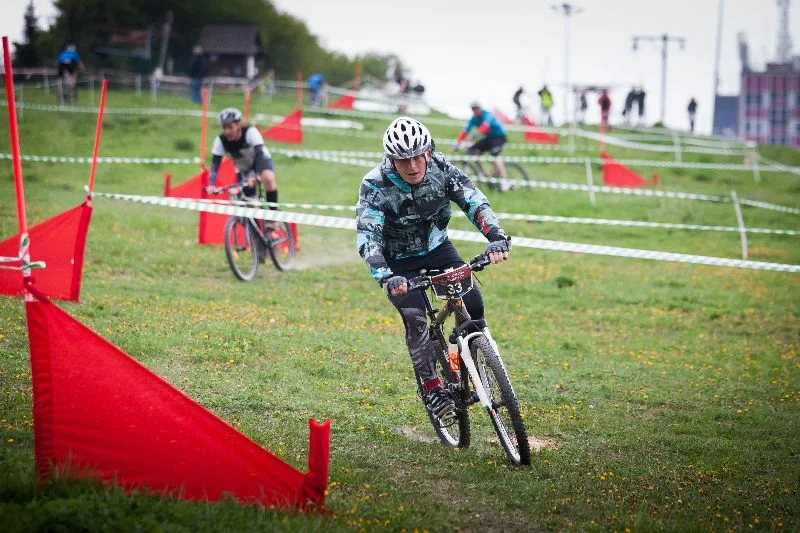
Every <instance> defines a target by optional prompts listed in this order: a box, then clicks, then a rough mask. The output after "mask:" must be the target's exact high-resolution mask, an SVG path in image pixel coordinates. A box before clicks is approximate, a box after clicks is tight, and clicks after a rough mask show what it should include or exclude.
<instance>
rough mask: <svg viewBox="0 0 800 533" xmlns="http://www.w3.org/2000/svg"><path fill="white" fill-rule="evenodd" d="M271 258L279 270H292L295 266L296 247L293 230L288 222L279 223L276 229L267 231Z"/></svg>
mask: <svg viewBox="0 0 800 533" xmlns="http://www.w3.org/2000/svg"><path fill="white" fill-rule="evenodd" d="M266 233H267V235H266V237H267V242H268V243H269V256H270V257H271V258H272V262H273V263H274V264H275V268H277V269H278V270H281V271H283V270H290V269H291V268H292V266H294V256H295V253H296V251H297V250H296V247H295V242H294V233H292V228H291V227H290V226H289V224H287V223H286V222H280V223H278V226H277V227H276V228H275V229H268V230H267V231H266Z"/></svg>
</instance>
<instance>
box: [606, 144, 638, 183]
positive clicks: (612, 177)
mask: <svg viewBox="0 0 800 533" xmlns="http://www.w3.org/2000/svg"><path fill="white" fill-rule="evenodd" d="M601 157H602V158H603V185H610V186H612V187H643V186H645V185H647V180H646V179H645V178H643V177H642V176H640V175H639V174H637V173H636V172H634V171H633V170H631V169H629V168H628V167H626V166H624V165H620V164H619V163H617V162H616V161H615V160H614V158H612V157H611V156H609V155H608V154H607V153H605V152H603V153H602V154H601Z"/></svg>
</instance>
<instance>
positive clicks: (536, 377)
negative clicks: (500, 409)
mask: <svg viewBox="0 0 800 533" xmlns="http://www.w3.org/2000/svg"><path fill="white" fill-rule="evenodd" d="M37 98H39V99H40V100H39V101H45V97H44V96H43V95H36V94H34V91H26V93H25V99H26V101H36V100H37ZM53 99H54V96H51V100H53ZM236 103H239V105H241V103H240V101H239V97H238V96H237V95H225V96H222V97H217V96H216V95H215V100H214V101H213V102H212V108H218V107H221V106H223V105H232V104H236ZM108 105H109V106H116V107H133V106H140V107H151V106H152V103H151V102H150V101H149V97H147V96H144V97H142V98H139V99H137V98H136V97H134V96H131V95H127V94H124V93H112V94H110V96H109V99H108ZM158 105H161V106H168V107H185V108H189V107H191V105H190V103H189V101H188V99H185V100H181V99H170V98H166V97H163V98H160V99H159V102H158ZM292 106H293V101H292V99H291V98H290V97H277V98H276V99H275V100H273V101H271V102H269V101H263V100H257V101H255V102H254V106H253V113H266V114H280V113H284V112H286V111H287V110H289V109H291V108H292ZM94 120H95V118H94V117H93V116H91V115H80V114H48V113H43V112H36V111H29V110H26V111H25V114H24V118H23V119H22V122H21V124H20V127H21V135H22V151H23V153H36V154H54V155H90V154H91V149H92V139H93V133H94ZM359 121H360V122H363V123H364V124H365V126H366V128H365V130H366V131H372V132H375V133H376V138H375V140H374V142H373V141H370V140H368V139H360V138H347V137H343V136H337V135H327V134H324V133H322V132H318V131H315V132H313V133H307V134H306V143H305V145H304V147H307V148H309V149H341V150H363V151H376V150H379V134H380V132H381V130H382V128H383V127H385V124H384V122H388V119H387V120H386V121H376V120H359ZM209 124H212V123H211V122H209ZM432 130H433V133H434V135H436V136H445V137H453V136H454V135H455V131H450V130H447V128H442V127H434V128H432ZM210 131H211V132H212V134H213V132H214V131H215V128H212V129H211V130H210ZM517 140H518V139H514V138H513V137H512V141H514V142H516V141H517ZM198 142H199V133H198V120H197V119H196V118H192V117H125V116H113V115H108V118H107V122H106V128H105V130H104V136H103V145H102V149H101V155H107V156H112V155H120V156H143V157H186V156H187V155H193V154H194V153H196V151H197V147H198ZM0 151H3V152H7V151H9V148H8V140H7V135H5V134H4V135H3V136H2V138H0ZM613 153H614V155H615V157H619V158H623V157H636V158H648V157H655V156H658V154H648V153H641V152H635V151H620V152H619V154H618V153H617V152H616V151H615V152H613ZM668 157H669V156H668V155H667V156H666V157H665V158H668ZM700 157H707V156H695V157H694V158H693V159H692V158H691V156H690V155H688V154H687V156H686V159H687V160H700V159H699V158H700ZM771 157H775V158H778V157H780V158H782V160H784V161H792V160H794V158H795V156H794V155H792V154H791V153H790V154H788V155H782V154H780V153H773V154H772V155H771ZM726 160H727V159H726ZM275 164H276V170H277V175H278V182H279V186H280V187H279V188H280V193H281V199H282V200H284V201H298V202H321V203H333V204H350V205H352V204H354V203H355V201H356V198H357V194H358V184H359V182H360V179H361V177H362V176H363V174H364V169H362V168H358V167H351V166H347V165H333V164H329V163H323V162H314V161H308V160H301V159H289V158H286V157H283V156H276V157H275ZM527 168H528V171H529V173H530V174H531V177H536V178H537V179H547V180H555V181H571V182H583V179H584V178H583V168H582V167H581V166H575V167H573V166H567V165H546V166H533V165H532V166H528V167H527ZM643 170H644V171H647V170H648V169H643ZM165 172H172V173H173V183H178V182H180V181H181V179H182V177H183V176H185V177H188V176H189V175H191V174H192V173H194V172H195V168H194V167H191V166H185V165H184V166H180V165H153V166H136V165H100V166H99V167H98V173H97V184H96V188H97V189H98V190H101V191H109V192H124V193H140V194H159V193H160V191H161V189H162V183H163V175H164V173H165ZM659 172H660V174H661V188H663V189H668V190H685V191H692V192H701V193H708V194H728V193H729V191H730V189H731V188H735V189H736V190H737V192H738V194H739V195H740V196H742V197H745V198H753V199H760V200H764V201H771V202H775V203H780V204H784V205H791V206H795V207H797V206H800V178H798V177H797V176H793V175H791V174H767V173H764V174H762V181H761V182H760V183H756V182H754V181H753V179H752V175H751V174H749V173H746V172H744V173H734V172H716V171H705V170H704V171H701V172H694V171H686V172H678V171H675V172H672V171H665V170H663V169H662V170H660V171H659ZM24 173H25V186H26V198H27V202H28V217H29V220H30V223H32V224H33V223H36V222H39V221H41V220H44V219H45V218H48V217H50V216H53V215H55V214H57V213H59V212H61V211H63V210H65V209H67V208H69V207H72V206H74V205H76V204H77V203H79V202H80V201H82V198H83V195H82V192H81V188H82V186H83V184H84V183H85V182H86V181H87V178H88V165H63V164H62V165H56V164H44V163H30V164H28V163H26V164H25V165H24ZM700 173H702V175H703V178H698V177H697V176H698V175H699V174H700ZM11 176H12V172H11V164H10V162H8V161H5V162H3V163H2V166H0V187H2V190H4V191H5V193H4V194H3V195H2V200H0V207H2V209H0V235H3V236H7V235H11V234H13V233H15V232H16V215H15V212H14V203H13V194H12V183H13V181H12V177H11ZM596 176H599V174H596ZM490 198H491V200H492V204H493V206H494V208H495V209H496V210H497V211H502V212H524V213H537V214H552V215H563V216H581V217H589V216H591V217H599V218H626V219H635V220H656V221H664V222H682V223H697V224H714V225H735V216H734V213H733V209H732V207H731V206H730V205H716V204H710V203H706V202H691V201H682V200H670V199H640V198H633V197H626V196H616V195H598V203H597V206H595V207H592V206H591V205H590V204H589V202H588V198H587V197H586V195H584V194H580V193H572V192H557V191H542V190H530V191H514V192H512V193H507V194H502V195H497V194H494V195H491V194H490ZM744 213H745V215H744V216H745V221H746V223H747V224H748V225H749V226H754V227H755V226H759V227H772V228H787V229H797V227H798V224H797V222H798V217H797V216H796V215H787V214H782V213H776V212H772V211H763V210H757V209H752V208H747V209H745V212H744ZM196 224H197V215H196V214H194V213H190V212H185V211H178V210H168V209H166V208H156V207H151V206H143V205H138V204H129V203H117V202H114V201H111V200H105V199H97V200H95V202H94V215H93V219H92V225H91V228H90V231H89V238H88V243H87V249H86V265H85V270H84V281H83V290H82V301H81V303H80V304H79V305H75V304H70V303H61V304H59V305H60V306H61V307H62V308H64V309H66V310H67V312H69V313H70V314H72V315H73V316H76V317H77V318H78V319H79V320H81V321H83V322H84V323H86V324H87V325H89V326H90V327H91V328H93V329H94V330H95V331H98V332H99V333H100V334H102V335H103V336H105V337H106V338H108V339H109V340H110V341H111V342H113V343H114V344H116V345H117V346H120V347H121V348H122V349H124V350H125V351H126V352H127V353H129V354H131V355H132V356H133V357H135V358H136V359H137V360H139V361H141V362H142V363H144V364H145V365H147V366H148V367H149V368H151V369H152V370H153V371H154V372H156V373H157V374H158V375H160V376H164V377H165V378H166V379H167V380H168V381H170V382H171V383H172V384H173V385H175V386H176V387H178V388H179V389H181V390H183V391H185V392H186V393H187V394H189V395H190V396H191V397H192V398H195V399H196V400H198V401H199V402H200V403H202V404H203V405H205V406H207V407H208V408H210V409H211V410H213V411H214V412H215V413H217V414H218V415H219V416H221V417H222V418H223V419H225V420H227V421H229V422H231V423H232V424H233V425H234V426H235V427H237V428H238V429H240V430H241V431H242V432H244V433H245V434H246V435H248V436H249V437H251V438H253V439H254V440H256V441H257V442H259V443H261V444H263V445H264V446H265V447H267V448H268V449H270V450H272V451H273V452H274V453H276V454H277V455H278V456H280V457H281V458H283V459H284V460H286V461H288V462H289V463H290V464H292V465H294V466H296V467H297V468H300V469H303V470H304V469H305V461H306V453H307V450H306V449H307V438H308V435H307V422H306V421H307V419H308V418H309V417H314V418H317V419H324V418H326V417H330V418H331V419H332V459H331V475H330V479H331V484H330V487H329V497H328V502H327V505H328V507H329V509H330V510H331V514H329V515H326V516H323V517H320V516H308V517H305V516H295V515H293V514H285V513H281V512H274V511H265V510H262V509H259V508H255V507H250V506H240V505H238V504H236V503H235V502H230V501H228V502H223V503H220V504H200V503H186V502H181V501H176V500H173V499H170V498H163V497H157V496H153V495H148V494H137V495H134V496H126V495H125V494H124V493H123V492H122V491H120V490H118V489H114V488H104V487H100V486H97V485H95V484H93V483H90V482H85V481H74V480H69V479H58V480H56V481H55V482H53V483H48V484H44V485H37V484H36V483H35V481H34V478H33V434H32V429H31V405H32V398H31V389H30V387H31V383H30V372H29V359H28V348H27V338H26V329H25V322H24V310H23V306H22V302H21V301H20V300H19V299H13V298H6V297H0V396H1V397H2V410H0V524H3V525H4V526H6V527H4V528H3V529H4V530H10V531H19V530H58V531H62V530H63V531H71V530H75V529H84V530H133V529H139V530H150V529H159V528H162V529H165V530H179V531H180V530H186V531H197V530H206V531H219V530H254V529H263V530H270V531H271V530H297V529H300V530H317V529H319V530H328V529H352V528H357V529H360V528H366V529H378V528H386V529H389V530H401V529H406V530H408V531H412V530H414V529H415V528H417V529H420V530H422V529H423V528H425V529H428V530H451V529H456V528H460V529H465V530H485V529H490V530H491V529H493V530H541V529H546V530H552V529H557V530H564V529H580V530H592V529H598V530H619V531H624V530H625V529H626V528H629V529H631V530H634V531H639V530H662V529H666V530H673V531H685V530H703V531H706V530H729V529H734V530H749V529H751V528H752V529H756V530H787V531H789V530H797V529H798V528H800V504H798V501H800V494H799V493H798V490H799V488H800V487H798V482H799V480H800V463H798V461H797V457H798V456H799V454H800V431H798V430H799V429H800V357H799V356H798V348H799V347H800V279H799V278H798V277H797V275H792V274H781V273H771V272H756V271H749V270H738V269H728V268H711V267H696V266H690V265H682V264H673V263H664V262H654V261H643V260H629V259H619V258H611V257H600V256H588V255H576V254H568V253H555V252H544V251H537V250H530V249H521V248H515V249H514V251H513V260H512V261H510V262H508V263H506V264H504V265H503V266H502V267H499V268H493V269H491V270H489V271H487V272H485V273H484V274H483V275H482V276H481V279H482V281H483V282H484V284H485V285H484V287H483V294H484V298H485V300H486V304H487V309H488V318H489V321H490V324H491V325H492V327H493V332H494V334H495V337H496V338H497V341H498V343H499V344H500V346H501V350H503V354H504V359H505V362H506V365H507V367H508V368H509V370H510V372H511V376H512V381H513V383H514V385H515V388H516V391H517V393H518V395H519V397H520V401H521V404H522V409H523V414H524V416H525V418H526V423H527V426H528V430H529V433H530V434H531V435H532V436H535V438H536V439H537V441H538V442H541V443H542V444H543V445H544V448H543V449H542V450H541V451H539V452H537V453H536V454H534V457H533V461H532V465H531V467H530V468H524V469H513V468H511V467H510V466H509V465H508V462H507V460H506V459H505V457H504V454H503V452H502V450H501V448H500V447H499V445H498V444H497V443H496V442H494V441H493V433H492V430H491V427H490V424H489V421H488V417H486V416H485V414H484V413H482V412H480V411H479V410H477V409H473V411H472V421H473V425H474V428H473V435H474V438H473V440H474V442H473V445H472V446H471V447H470V448H468V449H465V450H451V449H446V448H444V447H442V446H440V445H438V444H435V443H431V442H429V438H430V437H432V436H433V433H432V430H431V428H430V427H429V424H428V421H427V417H426V416H425V413H424V411H423V409H422V407H421V404H420V402H419V400H418V399H417V398H416V395H415V390H414V385H413V376H412V373H411V365H410V361H409V359H408V355H407V354H406V350H405V345H404V342H403V334H402V326H401V323H400V320H399V317H397V316H396V312H395V311H394V309H393V308H392V307H391V305H390V304H389V303H388V301H386V299H385V297H383V296H382V294H381V292H380V290H379V289H378V288H377V287H376V285H375V284H374V282H372V280H371V279H370V278H369V275H368V271H367V268H366V267H365V266H364V265H363V263H362V262H361V260H360V258H358V256H357V255H356V253H355V251H354V246H355V245H354V236H353V235H352V234H351V233H348V232H345V231H341V230H326V229H321V228H318V229H317V228H310V227H301V230H300V232H301V245H302V251H301V252H300V255H299V256H298V263H299V267H300V268H298V269H297V270H295V271H292V272H288V273H278V272H277V271H275V270H274V269H271V268H270V267H269V266H268V267H267V268H264V269H263V270H262V271H260V273H259V276H258V278H257V279H256V280H255V281H254V282H253V283H250V284H243V283H239V282H237V281H236V280H235V279H234V278H233V276H232V274H231V273H230V271H229V270H228V268H227V265H226V263H225V259H224V253H223V251H222V250H221V249H219V248H215V247H205V246H198V245H196V244H195V243H194V240H195V238H196ZM453 227H455V228H467V227H468V226H467V224H466V223H465V222H464V221H463V220H459V219H455V220H454V222H453ZM507 227H508V228H510V229H511V230H512V233H513V234H515V235H527V236H533V237H541V238H547V239H557V240H567V241H575V242H591V243H599V244H609V245H615V246H629V247H634V248H648V249H658V250H666V251H677V252H686V253H695V254H703V255H716V256H722V257H737V255H738V254H739V240H738V235H737V234H735V233H732V234H727V233H706V232H686V231H666V230H658V229H639V228H613V227H598V226H579V225H571V224H569V225H567V224H550V223H548V224H526V223H520V222H516V223H513V224H511V223H509V224H507ZM749 241H750V254H751V259H755V260H764V261H776V262H784V263H794V264H798V263H800V246H798V241H797V237H785V236H766V235H751V236H750V237H749ZM458 246H459V249H460V250H461V251H462V254H463V255H465V256H467V255H471V254H474V253H477V252H478V251H479V250H480V247H479V246H477V245H475V244H459V245H458Z"/></svg>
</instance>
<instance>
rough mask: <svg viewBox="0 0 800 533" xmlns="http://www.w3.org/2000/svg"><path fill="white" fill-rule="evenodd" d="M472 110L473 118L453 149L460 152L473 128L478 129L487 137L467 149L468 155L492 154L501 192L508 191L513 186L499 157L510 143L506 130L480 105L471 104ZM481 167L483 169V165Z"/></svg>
mask: <svg viewBox="0 0 800 533" xmlns="http://www.w3.org/2000/svg"><path fill="white" fill-rule="evenodd" d="M470 108H472V117H470V119H469V120H468V121H467V125H466V126H464V129H463V130H462V131H461V133H459V134H458V138H457V139H456V143H455V144H454V145H453V149H454V150H458V147H459V145H460V144H461V142H462V141H463V140H464V139H465V138H466V136H467V134H468V133H469V132H470V130H472V128H478V132H479V133H480V134H481V135H485V137H483V138H482V139H481V140H479V141H478V142H476V143H475V144H473V145H472V146H470V147H469V148H468V149H467V153H468V154H470V155H479V154H482V153H483V152H489V153H491V154H492V156H494V158H495V159H494V167H495V168H496V169H497V173H498V174H499V176H500V179H501V180H502V181H501V182H500V190H501V191H507V190H509V189H511V186H510V184H509V183H508V174H507V173H506V166H505V164H503V161H502V160H501V159H499V158H498V157H497V156H498V155H500V152H501V151H502V150H503V146H505V144H506V141H508V137H506V130H505V128H503V125H502V124H500V121H499V120H497V117H495V116H494V115H493V114H492V113H490V112H489V111H485V110H484V109H483V108H481V104H480V103H478V102H472V103H471V104H470ZM479 165H480V162H479ZM480 166H481V169H482V168H483V165H480Z"/></svg>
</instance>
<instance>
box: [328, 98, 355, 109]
mask: <svg viewBox="0 0 800 533" xmlns="http://www.w3.org/2000/svg"><path fill="white" fill-rule="evenodd" d="M355 101H356V97H355V95H352V94H348V95H345V96H342V97H341V98H339V99H338V100H336V101H335V102H334V103H332V104H331V105H330V106H329V107H330V108H331V109H350V110H352V109H353V104H354V103H355Z"/></svg>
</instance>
